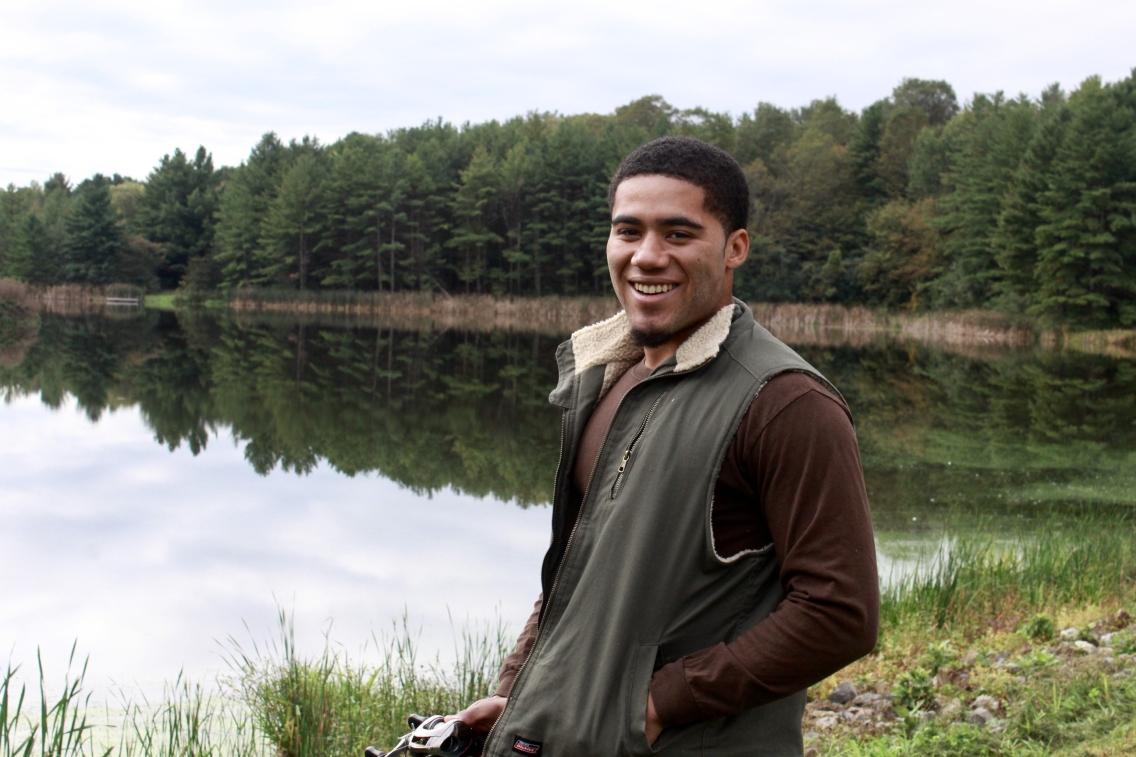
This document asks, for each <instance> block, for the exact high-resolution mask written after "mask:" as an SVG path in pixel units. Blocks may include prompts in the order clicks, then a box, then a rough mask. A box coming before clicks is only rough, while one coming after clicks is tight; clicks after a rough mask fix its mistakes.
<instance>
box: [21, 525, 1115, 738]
mask: <svg viewBox="0 0 1136 757" xmlns="http://www.w3.org/2000/svg"><path fill="white" fill-rule="evenodd" d="M1132 615H1136V531H1134V525H1133V520H1132V518H1129V517H1120V518H1116V517H1110V518H1109V519H1107V520H1103V519H1099V518H1096V519H1093V518H1088V519H1079V520H1061V521H1057V520H1055V521H1054V522H1052V523H1051V524H1049V527H1047V528H1043V529H1039V530H1037V531H1035V532H1033V535H1029V536H1020V537H1001V538H998V539H993V538H986V537H983V536H981V535H979V536H965V537H963V536H960V537H958V538H953V539H947V540H946V541H944V546H943V548H942V549H941V550H940V551H939V552H938V553H936V554H932V555H928V556H927V557H926V558H925V561H924V564H923V565H922V566H921V569H919V570H917V571H915V572H914V573H912V574H910V576H909V577H908V578H906V579H902V580H894V581H891V582H890V588H889V589H888V590H887V591H886V592H885V594H884V598H883V618H882V624H881V634H880V642H879V644H878V646H877V648H876V650H875V651H874V652H873V653H872V654H871V655H869V656H868V657H866V658H864V659H863V660H861V661H859V662H857V663H855V664H853V665H852V666H850V667H849V668H847V669H845V670H844V671H841V672H840V673H839V674H838V675H837V676H835V677H833V678H831V679H829V680H826V681H823V682H821V683H819V684H818V685H816V686H814V687H812V689H810V692H809V699H810V701H809V704H808V706H807V710H806V715H805V731H806V734H807V736H806V740H807V744H808V748H809V752H808V753H809V754H810V755H826V756H828V755H847V756H848V757H869V756H870V757H884V756H887V755H897V756H898V755H919V757H938V756H939V755H942V756H943V757H946V756H947V755H952V756H956V755H958V756H961V757H970V756H972V755H973V756H975V757H977V756H978V755H1000V756H1004V757H1018V756H1021V757H1026V756H1028V757H1035V756H1037V757H1040V755H1054V754H1055V755H1069V756H1070V757H1072V756H1074V755H1082V756H1085V757H1087V756H1088V755H1096V756H1098V757H1106V756H1108V755H1125V754H1132V753H1136V675H1134V673H1136V657H1134V655H1136V622H1134V621H1133V619H1132ZM280 620H281V626H280V627H281V633H280V635H279V637H278V638H277V639H275V640H273V641H270V642H269V643H268V644H266V645H257V644H253V645H251V646H249V645H245V646H244V647H242V646H241V645H238V644H235V643H234V644H232V646H231V649H232V655H231V674H230V675H228V676H227V677H224V678H223V679H221V681H220V682H219V683H218V684H217V685H216V686H215V687H213V688H211V689H208V690H206V689H202V688H201V687H195V686H191V685H190V684H188V683H186V682H184V681H181V680H179V681H177V682H176V683H175V684H174V685H172V686H171V687H170V688H169V690H168V692H167V696H166V698H165V700H164V701H162V702H160V703H156V704H150V703H145V702H143V703H131V702H129V701H125V700H124V701H123V703H122V704H121V705H119V706H118V707H117V708H115V709H114V713H111V715H113V717H110V718H109V722H110V723H114V724H115V725H116V727H114V728H110V727H109V724H108V717H105V716H104V717H101V718H95V717H94V715H93V713H95V712H97V708H94V707H92V705H91V704H90V702H89V694H88V693H87V692H85V691H84V690H83V686H82V674H81V673H80V674H79V675H78V676H77V677H71V678H69V679H68V681H67V683H66V685H65V686H64V690H65V694H64V695H63V696H62V697H58V696H57V697H55V698H54V699H50V700H49V698H48V697H46V696H42V695H41V699H42V704H41V702H39V701H36V702H35V703H34V705H33V704H29V702H30V701H31V700H34V699H35V697H32V696H29V697H28V699H27V700H25V699H24V697H23V694H22V693H21V692H20V690H19V688H18V685H17V675H16V673H17V672H18V671H12V670H9V672H8V674H7V675H6V676H5V677H4V678H3V680H2V682H0V684H2V685H0V757H15V755H22V756H23V757H31V755H32V754H37V755H39V754H43V755H47V754H50V755H54V756H56V757H67V756H69V755H87V754H90V755H96V754H98V755H100V756H103V757H105V756H106V755H109V754H129V755H137V756H138V757H145V756H148V755H160V756H161V757H167V756H169V757H173V755H175V754H176V755H214V754H216V755H222V754H225V755H228V754H232V755H236V757H252V755H257V754H269V753H272V752H274V753H275V754H276V755H279V756H280V757H309V756H310V757H340V756H342V757H358V755H359V754H360V753H361V750H362V747H363V746H365V745H367V744H377V745H380V746H387V747H389V746H390V745H392V744H393V743H394V741H395V739H396V738H397V737H398V736H399V735H401V733H402V732H403V731H404V730H405V725H404V723H405V720H404V719H405V717H406V715H407V714H409V713H411V712H418V713H435V712H454V711H457V710H458V709H460V708H461V707H462V706H463V705H464V704H465V703H467V702H469V701H472V700H473V699H476V698H478V697H481V696H484V695H485V694H487V693H488V692H489V691H490V690H491V688H492V687H493V684H494V681H495V678H496V669H497V666H498V664H499V662H500V659H501V657H502V655H503V654H504V653H505V652H506V651H507V649H508V647H509V646H510V643H511V638H510V636H511V635H510V634H509V633H507V632H506V630H505V629H503V628H502V627H500V626H497V627H481V628H480V629H478V630H475V631H467V632H465V633H463V634H462V635H461V637H460V639H459V641H458V643H457V648H456V650H455V654H454V656H453V657H454V660H455V662H454V663H452V664H447V665H440V664H439V663H438V662H437V661H436V660H435V661H434V662H433V663H431V662H430V661H428V660H425V661H424V660H423V659H421V658H420V655H419V652H418V650H417V649H416V648H415V645H414V641H413V639H414V636H413V634H412V633H411V632H410V631H409V629H408V628H407V627H406V624H405V621H404V622H403V624H402V626H401V627H399V628H398V629H397V632H396V633H394V634H393V635H390V636H389V637H386V638H385V639H384V640H378V641H376V645H377V647H376V650H377V652H378V654H377V661H372V662H369V663H364V662H362V661H361V660H362V659H363V658H365V657H369V658H371V659H374V658H375V657H376V655H375V650H372V652H371V653H370V654H363V655H361V656H360V657H359V659H357V660H353V659H351V658H350V657H349V656H348V655H346V654H344V653H343V652H342V651H339V649H338V648H337V647H334V646H333V645H332V644H330V643H329V644H328V645H327V646H326V647H325V649H324V651H323V653H322V654H321V655H317V656H314V657H312V656H304V655H301V654H300V653H299V652H298V651H297V650H296V647H295V642H294V635H293V629H292V625H291V621H290V619H289V618H288V617H287V616H286V615H284V614H283V613H282V614H281V618H280ZM40 678H41V684H40V691H41V692H42V691H44V689H45V687H44V686H43V684H42V673H41V674H40ZM115 713H117V714H115ZM108 750H109V751H108Z"/></svg>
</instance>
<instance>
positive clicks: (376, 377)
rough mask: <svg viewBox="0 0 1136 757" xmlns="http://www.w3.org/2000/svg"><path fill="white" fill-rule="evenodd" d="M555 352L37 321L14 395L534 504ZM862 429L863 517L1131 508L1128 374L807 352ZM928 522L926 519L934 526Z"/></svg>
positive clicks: (1134, 483) (487, 343) (430, 337)
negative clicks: (124, 410) (124, 409)
mask: <svg viewBox="0 0 1136 757" xmlns="http://www.w3.org/2000/svg"><path fill="white" fill-rule="evenodd" d="M556 341H557V340H556V339H554V338H551V337H548V336H540V335H536V334H525V333H516V332H486V331H477V330H470V331H431V330H420V331H410V330H398V329H395V328H391V327H389V326H384V325H377V326H376V325H373V324H372V325H366V326H363V325H358V324H355V325H352V324H350V323H343V322H335V323H332V322H320V321H313V320H306V321H305V320H298V319H296V318H290V317H287V318H286V317H262V318H255V319H252V318H244V317H242V318H238V317H236V316H234V315H232V314H228V313H226V314H223V315H220V316H217V315H213V314H210V313H207V312H202V313H192V312H190V313H178V314H177V315H174V314H172V313H160V314H156V313H152V312H144V313H142V314H140V315H137V316H135V317H132V318H118V319H112V318H105V317H101V318H99V317H88V318H65V317H61V316H54V315H50V314H45V315H44V316H43V318H42V323H41V326H40V333H39V337H38V340H37V341H36V342H35V343H34V344H33V345H32V346H31V347H30V348H29V349H28V351H27V353H26V355H25V356H24V358H23V361H22V362H21V363H19V364H17V365H15V366H10V367H0V386H3V387H4V390H5V391H6V393H7V394H8V395H9V396H12V395H19V394H38V395H39V396H40V397H41V398H42V400H43V402H44V403H46V404H47V405H49V406H52V407H59V406H60V405H61V404H62V403H63V402H64V400H65V398H66V396H67V395H73V396H74V397H75V398H76V401H77V403H78V405H79V406H80V407H81V408H82V410H83V412H84V413H86V415H87V417H89V418H90V419H91V420H92V421H97V420H98V419H99V418H100V417H101V416H102V414H103V413H104V412H106V411H107V410H108V409H112V408H114V407H117V406H121V405H137V406H138V407H139V409H140V411H141V413H142V416H143V418H144V419H145V422H146V423H147V424H148V426H149V427H150V428H151V429H152V430H153V432H154V438H155V440H156V441H157V442H159V443H161V444H163V445H165V446H166V447H168V448H169V449H171V450H173V449H177V448H179V447H180V446H182V445H183V444H184V445H186V446H187V447H188V448H189V449H190V450H191V451H192V452H193V453H194V454H197V453H199V452H200V451H201V450H202V449H204V448H205V447H206V445H207V444H208V443H209V442H210V440H211V439H213V438H214V437H216V436H217V434H218V433H219V432H227V433H231V434H232V436H233V437H234V438H235V439H236V440H238V441H239V442H242V443H244V445H245V446H244V451H245V456H246V458H247V460H248V461H249V464H250V465H252V467H253V468H254V469H255V470H256V471H257V472H259V473H261V474H267V473H269V472H270V471H273V470H284V471H291V472H294V473H297V474H304V473H307V472H309V471H311V470H313V469H314V468H315V467H316V466H317V465H321V464H325V465H329V466H331V467H332V468H334V469H335V470H337V471H340V472H342V473H344V474H346V475H349V476H354V475H356V474H359V473H371V472H374V473H377V474H379V475H382V476H385V477H387V478H390V479H392V480H394V481H396V482H398V483H400V484H402V485H404V486H407V487H410V488H411V489H413V490H414V491H417V492H423V493H430V492H434V491H437V490H439V489H441V488H444V487H446V486H452V487H453V488H455V489H457V490H459V491H462V492H465V493H468V494H473V495H476V496H484V495H493V496H496V497H499V498H502V499H510V500H516V501H518V502H520V503H522V504H528V503H534V502H544V501H547V499H548V497H549V494H550V488H551V483H552V473H553V470H554V468H555V466H556V459H557V454H558V443H559V422H560V418H559V413H558V411H557V410H555V409H554V408H552V407H550V406H549V405H548V402H547V395H548V392H549V390H550V389H551V388H552V386H553V385H554V383H555V381H556V367H555V364H554V361H553V358H552V352H553V349H554V346H555V343H556ZM800 351H801V352H802V353H803V354H804V355H805V357H806V358H807V359H809V360H810V361H811V362H813V364H814V365H816V366H817V367H818V368H819V369H820V370H821V371H822V372H824V373H825V374H826V375H827V376H829V377H830V378H831V379H832V380H833V381H834V382H835V383H836V384H837V386H839V387H840V389H841V390H842V392H843V393H844V395H845V397H846V398H847V400H848V402H849V404H850V405H851V407H852V409H853V412H854V414H855V416H856V419H857V430H858V433H859V437H860V443H861V449H862V453H863V460H864V468H865V474H866V479H867V482H868V486H869V493H870V496H871V499H872V502H873V510H874V512H875V514H876V518H877V523H880V524H881V525H884V526H885V527H887V526H889V525H890V526H894V527H897V528H898V527H900V526H901V525H903V527H904V528H906V529H908V530H909V529H910V528H911V523H912V522H913V521H912V518H915V519H916V521H914V522H921V520H920V519H926V518H928V517H931V518H934V517H936V516H937V515H941V514H942V513H943V512H944V511H945V509H948V506H953V507H965V508H970V509H975V510H979V511H986V510H991V508H993V509H996V510H997V511H999V512H1010V511H1013V509H1014V508H1015V507H1021V506H1028V505H1031V504H1036V503H1055V502H1057V503H1060V502H1085V501H1096V502H1101V503H1113V504H1123V505H1131V504H1136V465H1134V464H1133V460H1134V459H1136V457H1134V456H1136V365H1134V363H1133V361H1131V360H1126V359H1120V358H1114V357H1106V356H1092V355H1082V354H1075V353H1067V352H1065V353H1063V352H1056V351H1033V352H1030V351H1018V352H1002V353H996V354H992V355H987V356H974V355H959V354H951V353H947V352H943V351H937V350H932V349H927V348H925V347H919V346H911V345H896V344H892V345H878V346H872V347H866V348H852V347H801V348H800ZM928 525H930V524H928Z"/></svg>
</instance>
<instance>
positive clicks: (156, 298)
mask: <svg viewBox="0 0 1136 757" xmlns="http://www.w3.org/2000/svg"><path fill="white" fill-rule="evenodd" d="M178 300H179V298H178V294H177V292H160V293H158V294H148V295H146V298H145V300H144V301H143V303H142V304H143V305H144V306H145V307H148V308H151V309H153V310H175V309H176V308H177V306H178V304H179V302H178Z"/></svg>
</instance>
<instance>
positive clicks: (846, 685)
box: [828, 681, 858, 704]
mask: <svg viewBox="0 0 1136 757" xmlns="http://www.w3.org/2000/svg"><path fill="white" fill-rule="evenodd" d="M857 693H858V692H857V691H856V687H855V686H853V685H852V683H851V682H850V681H842V682H841V683H840V684H839V685H838V686H837V687H836V688H835V689H833V690H832V693H831V694H829V695H828V701H830V702H836V703H837V704H848V703H849V702H851V701H852V700H853V699H855V698H856V695H857Z"/></svg>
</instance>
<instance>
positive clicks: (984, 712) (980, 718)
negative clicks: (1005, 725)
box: [966, 707, 998, 728]
mask: <svg viewBox="0 0 1136 757" xmlns="http://www.w3.org/2000/svg"><path fill="white" fill-rule="evenodd" d="M997 719H998V718H996V717H994V713H992V712H990V710H988V709H986V708H985V707H979V708H978V709H976V710H973V711H972V712H971V713H970V716H969V717H968V718H967V719H966V722H968V723H970V724H971V725H976V726H978V727H979V728H985V727H986V726H988V725H990V724H991V723H993V722H994V721H996V720H997Z"/></svg>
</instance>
